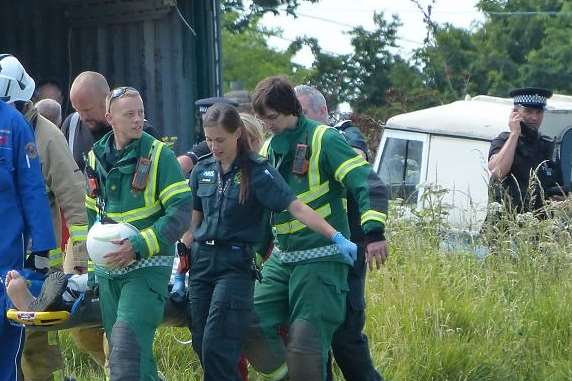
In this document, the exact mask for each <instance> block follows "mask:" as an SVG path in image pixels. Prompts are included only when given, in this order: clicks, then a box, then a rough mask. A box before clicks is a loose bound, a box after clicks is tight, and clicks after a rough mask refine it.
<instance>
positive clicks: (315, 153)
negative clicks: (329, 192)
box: [308, 126, 328, 189]
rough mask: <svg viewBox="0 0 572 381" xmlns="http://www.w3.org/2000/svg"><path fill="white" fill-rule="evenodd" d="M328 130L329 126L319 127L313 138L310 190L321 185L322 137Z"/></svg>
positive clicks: (309, 174)
mask: <svg viewBox="0 0 572 381" xmlns="http://www.w3.org/2000/svg"><path fill="white" fill-rule="evenodd" d="M327 129H328V127H327V126H318V127H316V130H315V131H314V136H313V137H312V155H311V156H310V165H309V168H308V186H309V189H313V188H316V187H318V186H319V185H320V153H321V151H322V137H323V136H324V133H325V132H326V130H327Z"/></svg>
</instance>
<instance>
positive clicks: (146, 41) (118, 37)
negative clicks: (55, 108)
mask: <svg viewBox="0 0 572 381" xmlns="http://www.w3.org/2000/svg"><path fill="white" fill-rule="evenodd" d="M146 1H148V2H149V3H153V2H155V3H157V4H159V3H161V0H146ZM168 2H169V1H168V0H164V1H163V3H168ZM86 3H88V2H86V1H83V2H74V1H69V0H68V1H64V2H61V1H47V0H20V1H18V2H6V1H3V2H2V5H1V6H0V51H1V52H7V53H13V54H15V55H16V56H18V58H20V59H21V60H22V61H23V63H24V64H25V65H26V67H27V68H28V70H29V71H30V74H31V75H33V76H34V77H35V78H36V79H45V78H50V77H53V78H57V79H58V80H59V81H60V82H62V83H63V85H64V86H65V87H66V88H67V86H68V85H69V81H70V80H72V79H73V78H74V77H75V76H76V75H77V74H78V73H80V72H82V71H84V70H94V71H98V72H100V73H102V74H103V75H105V76H106V78H107V79H108V81H109V84H110V86H112V87H116V86H122V85H129V86H133V87H136V88H137V89H139V90H140V91H141V93H142V95H143V100H144V102H145V105H146V114H147V118H148V119H149V120H150V121H151V122H152V123H153V126H154V127H155V128H157V129H158V130H159V131H160V132H161V133H162V135H165V136H177V137H178V143H177V144H176V146H175V149H176V151H178V152H181V151H182V150H185V149H187V148H189V147H190V145H191V142H192V140H193V136H194V133H193V128H194V124H195V123H194V118H195V112H194V101H195V100H196V99H198V98H202V97H207V96H214V95H218V94H220V90H221V87H220V82H221V81H220V77H219V76H220V69H219V67H217V66H218V65H217V58H216V57H217V56H220V54H217V53H218V52H217V49H218V45H217V44H216V42H217V40H216V35H217V33H218V32H219V26H218V21H217V18H216V17H218V14H217V12H218V0H202V1H191V0H179V1H178V7H179V9H180V11H181V13H182V15H183V17H185V19H186V20H187V22H188V23H189V24H190V25H191V26H192V27H193V29H194V30H195V32H196V33H197V36H196V37H195V36H194V35H193V33H192V32H191V31H190V30H188V29H187V28H186V26H184V24H183V23H182V21H181V20H180V18H179V15H178V14H177V12H176V9H175V8H168V9H167V11H168V12H158V13H157V14H155V15H151V16H150V15H148V14H144V15H141V14H139V15H138V16H137V15H130V14H129V12H130V11H129V9H130V8H129V9H127V11H124V12H122V13H118V14H117V15H114V16H112V17H110V16H105V17H104V18H103V19H102V18H101V16H98V15H97V14H98V13H99V12H101V7H110V6H113V5H114V4H115V5H117V4H119V3H121V5H122V6H123V5H124V4H126V3H127V4H129V2H126V1H119V0H117V1H113V0H111V1H110V0H105V1H104V0H102V1H101V2H100V3H101V5H98V4H95V6H94V5H93V1H91V4H88V5H86ZM132 3H139V4H141V3H145V1H137V0H136V1H133V2H132ZM78 6H81V7H85V8H84V9H81V8H80V9H79V13H78ZM107 9H109V8H107ZM30 14H31V23H30V24H32V25H30V24H22V25H20V24H21V20H25V19H30V17H29V16H30ZM15 15H17V16H15ZM26 15H28V17H25V16H26ZM86 15H87V17H86ZM91 15H93V17H91ZM215 16H216V17H215ZM11 32H12V33H11ZM68 46H69V47H71V49H69V51H68Z"/></svg>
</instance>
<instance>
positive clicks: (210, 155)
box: [197, 152, 213, 163]
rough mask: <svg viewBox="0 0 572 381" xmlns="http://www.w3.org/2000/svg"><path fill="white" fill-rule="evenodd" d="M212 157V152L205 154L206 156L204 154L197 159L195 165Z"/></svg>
mask: <svg viewBox="0 0 572 381" xmlns="http://www.w3.org/2000/svg"><path fill="white" fill-rule="evenodd" d="M212 156H213V153H212V152H209V153H206V154H204V155H202V156H199V157H197V163H199V162H201V161H203V160H206V159H208V158H210V157H212Z"/></svg>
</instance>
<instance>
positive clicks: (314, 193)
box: [297, 181, 330, 204]
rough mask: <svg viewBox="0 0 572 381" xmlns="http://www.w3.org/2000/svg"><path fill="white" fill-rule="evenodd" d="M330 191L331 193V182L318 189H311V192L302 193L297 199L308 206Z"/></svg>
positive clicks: (321, 185)
mask: <svg viewBox="0 0 572 381" xmlns="http://www.w3.org/2000/svg"><path fill="white" fill-rule="evenodd" d="M329 191H330V182H329V181H326V182H324V183H322V184H320V185H318V186H317V187H314V188H310V190H308V191H307V192H304V193H300V194H299V195H298V196H297V197H298V199H299V200H300V201H302V202H303V203H305V204H308V203H310V202H312V201H314V200H317V199H319V198H320V197H322V196H323V195H325V194H326V193H328V192H329Z"/></svg>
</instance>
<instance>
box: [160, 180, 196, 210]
mask: <svg viewBox="0 0 572 381" xmlns="http://www.w3.org/2000/svg"><path fill="white" fill-rule="evenodd" d="M190 191H191V188H190V187H189V184H187V181H186V180H181V181H178V182H176V183H173V184H171V185H169V186H168V187H166V188H165V189H163V190H162V191H161V193H160V194H159V200H160V201H161V204H163V205H165V204H166V203H167V201H169V199H170V198H171V197H173V196H176V195H178V194H180V193H184V192H190Z"/></svg>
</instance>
